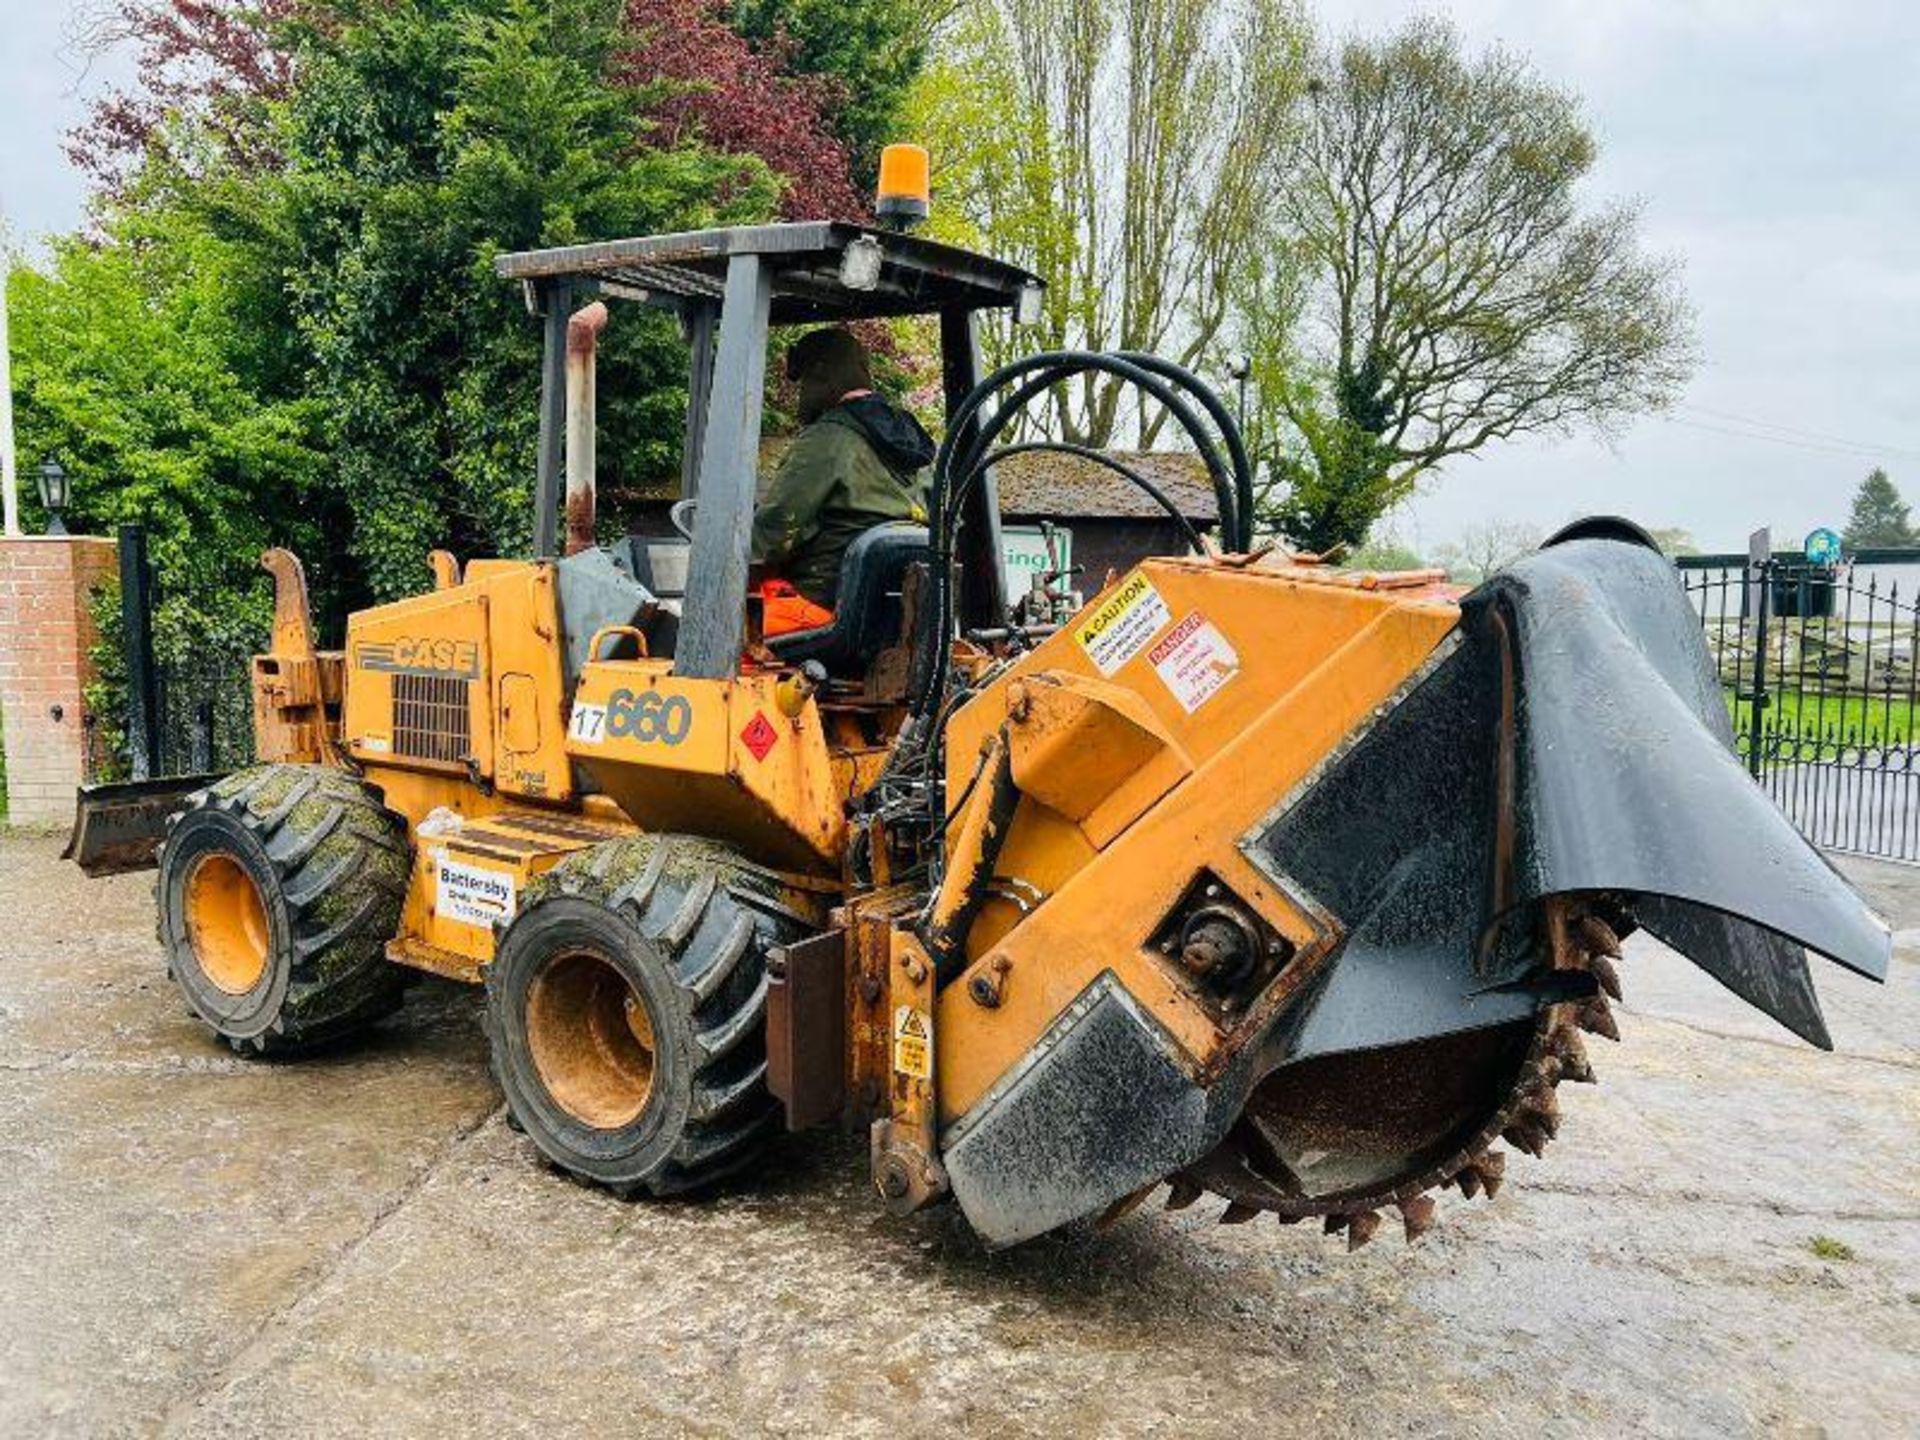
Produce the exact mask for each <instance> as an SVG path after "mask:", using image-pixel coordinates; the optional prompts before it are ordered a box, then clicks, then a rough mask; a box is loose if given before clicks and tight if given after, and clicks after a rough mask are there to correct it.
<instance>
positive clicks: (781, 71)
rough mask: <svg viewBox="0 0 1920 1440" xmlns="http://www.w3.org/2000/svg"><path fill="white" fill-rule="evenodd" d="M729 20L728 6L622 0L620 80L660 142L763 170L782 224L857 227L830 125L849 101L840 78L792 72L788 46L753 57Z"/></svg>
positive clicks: (848, 180)
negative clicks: (749, 160)
mask: <svg viewBox="0 0 1920 1440" xmlns="http://www.w3.org/2000/svg"><path fill="white" fill-rule="evenodd" d="M729 18H730V12H729V10H728V9H727V6H726V5H725V3H724V0H626V32H627V33H626V36H625V38H624V40H623V42H622V50H621V53H620V57H619V68H618V71H617V74H618V77H619V79H620V80H621V82H622V83H623V84H625V85H627V86H629V87H631V88H632V89H633V90H634V91H635V93H636V94H637V95H639V96H641V97H643V99H644V100H645V101H646V102H647V103H646V104H645V110H646V113H648V114H649V115H650V116H651V117H652V119H653V121H654V123H655V124H656V125H657V126H658V127H659V131H658V134H659V138H660V139H662V140H664V141H666V142H668V143H672V144H684V143H691V142H696V141H697V142H698V143H701V144H704V145H707V146H710V147H712V148H713V149H716V150H719V151H721V152H723V153H726V154H730V155H738V156H752V157H754V158H755V159H757V160H760V161H762V162H764V163H765V164H766V165H767V167H768V168H769V169H771V170H772V171H773V172H774V173H775V174H776V175H777V176H779V177H780V178H781V181H782V185H781V198H780V210H781V213H782V215H783V216H784V217H785V218H786V219H789V220H857V219H860V218H861V217H863V216H864V215H865V214H866V213H867V205H866V202H865V200H863V199H862V198H861V195H862V191H861V189H860V187H857V186H856V185H855V184H854V182H853V169H852V161H851V159H850V157H849V155H848V153H847V148H846V146H845V145H843V144H842V143H841V142H840V140H839V139H838V138H837V137H836V136H835V135H834V133H833V129H832V124H831V117H832V116H833V114H834V113H835V110H836V108H837V107H838V105H839V104H840V102H841V100H842V99H843V98H844V96H845V94H846V93H847V92H846V90H845V88H844V86H843V85H842V83H841V81H840V79H839V77H838V76H837V75H835V74H831V73H827V74H819V73H810V72H806V71H801V72H798V73H796V72H794V71H792V70H790V69H788V68H787V62H788V60H789V58H790V56H791V54H792V53H793V47H792V46H791V45H790V44H788V43H786V41H785V40H784V38H776V40H775V41H772V42H769V43H768V44H767V45H766V46H765V47H763V48H762V49H759V50H756V49H755V48H754V46H753V45H752V44H751V43H749V41H748V40H747V39H746V37H745V36H743V35H742V34H740V33H738V32H736V31H735V30H734V29H732V28H731V27H730V26H729V24H728V21H729ZM842 63H847V64H853V63H854V61H853V60H852V58H851V55H850V53H849V55H848V56H847V57H846V58H844V59H843V61H842Z"/></svg>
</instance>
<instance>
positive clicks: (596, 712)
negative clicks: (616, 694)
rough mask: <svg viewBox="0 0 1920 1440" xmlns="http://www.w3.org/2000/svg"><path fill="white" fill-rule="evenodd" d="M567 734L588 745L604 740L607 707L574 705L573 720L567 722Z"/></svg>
mask: <svg viewBox="0 0 1920 1440" xmlns="http://www.w3.org/2000/svg"><path fill="white" fill-rule="evenodd" d="M567 734H569V735H571V736H572V737H573V738H574V739H576V740H583V741H585V742H586V743H588V744H592V743H594V742H595V741H598V740H604V739H605V738H606V735H607V707H606V706H604V705H580V704H576V705H575V706H574V707H573V718H572V719H571V720H570V721H568V722H567Z"/></svg>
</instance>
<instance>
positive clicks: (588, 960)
mask: <svg viewBox="0 0 1920 1440" xmlns="http://www.w3.org/2000/svg"><path fill="white" fill-rule="evenodd" d="M527 1049H528V1051H529V1052H530V1053H531V1054H532V1057H533V1068H534V1069H535V1071H537V1072H538V1074H539V1076H540V1083H541V1084H543V1085H545V1086H546V1088H547V1093H548V1094H549V1095H551V1096H552V1097H553V1100H554V1103H555V1104H557V1105H559V1106H560V1108H561V1109H562V1110H565V1111H566V1112H567V1114H569V1115H571V1116H572V1117H573V1118H574V1119H575V1120H578V1121H579V1122H580V1123H582V1124H584V1125H590V1126H592V1127H593V1128H594V1129H596V1130H617V1129H620V1128H621V1127H623V1126H626V1125H631V1124H632V1123H633V1122H634V1121H635V1120H637V1119H639V1118H640V1113H641V1112H642V1111H643V1110H645V1109H646V1108H647V1101H648V1100H649V1099H651V1098H652V1096H653V1072H654V1058H653V1056H654V1040H653V1016H652V1015H651V1014H650V1013H649V1012H648V1010H647V1002H646V1000H645V998H644V997H643V996H642V995H641V994H640V992H639V991H638V990H637V989H635V988H634V986H633V985H632V984H631V983H629V981H628V980H627V977H626V976H625V975H623V974H622V973H621V972H620V970H619V969H618V968H617V967H616V966H615V965H614V964H613V963H612V962H611V961H609V960H607V959H606V958H605V957H604V956H601V955H596V954H593V953H592V952H590V951H571V952H569V953H567V954H563V955H556V956H555V957H554V958H553V959H551V960H549V961H548V962H547V963H546V964H545V965H544V966H542V967H541V969H540V972H539V973H538V974H537V975H535V976H534V978H533V983H532V984H531V985H530V986H528V988H527Z"/></svg>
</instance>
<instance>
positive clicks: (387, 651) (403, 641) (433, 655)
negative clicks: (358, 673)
mask: <svg viewBox="0 0 1920 1440" xmlns="http://www.w3.org/2000/svg"><path fill="white" fill-rule="evenodd" d="M353 663H354V664H355V665H357V666H359V667H360V668H361V669H362V670H379V671H382V672H383V673H385V674H388V675H447V676H451V677H453V678H454V679H456V680H474V679H478V678H479V675H480V646H479V645H478V644H477V643H476V642H474V641H472V640H448V639H446V638H444V637H442V638H439V639H431V640H409V639H407V638H405V637H404V636H403V637H402V638H400V639H398V640H390V641H375V640H363V641H362V642H361V643H360V644H359V645H358V646H356V647H355V648H354V652H353Z"/></svg>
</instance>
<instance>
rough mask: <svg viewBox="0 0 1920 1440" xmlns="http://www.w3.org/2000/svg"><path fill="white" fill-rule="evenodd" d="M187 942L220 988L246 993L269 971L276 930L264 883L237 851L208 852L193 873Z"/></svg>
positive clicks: (189, 879) (190, 875) (202, 970)
mask: <svg viewBox="0 0 1920 1440" xmlns="http://www.w3.org/2000/svg"><path fill="white" fill-rule="evenodd" d="M186 912H187V941H188V943H189V944H190V945H191V946H192V947H193V958H194V963H195V964H197V965H198V966H199V967H200V973H201V974H203V975H205V976H206V977H207V980H208V981H209V982H210V983H211V984H212V985H213V986H214V987H215V988H216V989H218V990H221V991H223V992H225V993H226V994H228V995H244V994H246V993H247V992H248V991H249V990H251V989H253V987H254V986H256V985H258V984H259V983H260V977H261V976H262V975H264V974H266V972H267V948H268V940H269V936H270V934H271V932H270V930H269V928H268V925H267V906H266V902H265V901H264V900H263V899H261V896H260V887H259V886H258V885H256V884H254V883H253V877H252V876H251V875H249V874H248V873H247V872H246V868H245V867H244V866H242V865H241V864H240V862H239V861H238V860H235V859H234V858H233V857H232V856H231V855H222V854H219V853H215V854H211V855H205V856H202V857H201V858H200V860H199V861H198V862H196V863H195V865H194V867H193V869H192V870H191V871H190V872H188V875H187V895H186Z"/></svg>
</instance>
